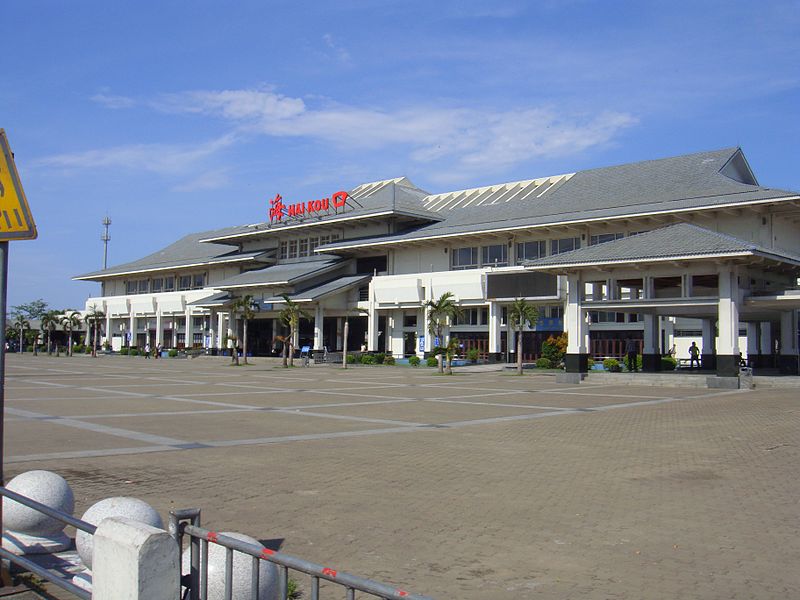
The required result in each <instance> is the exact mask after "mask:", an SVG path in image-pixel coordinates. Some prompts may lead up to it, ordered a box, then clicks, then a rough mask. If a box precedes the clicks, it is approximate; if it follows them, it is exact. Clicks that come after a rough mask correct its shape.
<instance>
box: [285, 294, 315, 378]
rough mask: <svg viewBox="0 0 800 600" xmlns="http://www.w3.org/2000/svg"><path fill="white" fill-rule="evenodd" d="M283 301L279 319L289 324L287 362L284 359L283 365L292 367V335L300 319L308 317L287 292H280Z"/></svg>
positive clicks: (293, 335) (298, 325)
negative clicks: (284, 304) (283, 304)
mask: <svg viewBox="0 0 800 600" xmlns="http://www.w3.org/2000/svg"><path fill="white" fill-rule="evenodd" d="M281 297H282V298H283V301H284V302H285V303H286V308H284V309H283V310H282V311H281V313H280V319H281V321H283V322H284V323H286V325H288V326H289V343H288V351H289V364H288V365H286V362H285V360H284V366H289V367H293V366H294V337H295V333H296V332H297V330H298V328H299V327H300V319H301V318H302V319H308V318H310V317H309V315H308V313H306V311H304V310H303V309H302V308H300V305H299V304H298V303H297V302H295V301H294V300H292V299H291V298H289V295H288V294H281Z"/></svg>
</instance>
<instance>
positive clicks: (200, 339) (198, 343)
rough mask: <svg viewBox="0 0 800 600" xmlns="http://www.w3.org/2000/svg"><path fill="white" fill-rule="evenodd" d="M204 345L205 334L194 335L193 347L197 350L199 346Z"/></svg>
mask: <svg viewBox="0 0 800 600" xmlns="http://www.w3.org/2000/svg"><path fill="white" fill-rule="evenodd" d="M202 345H203V334H202V333H194V334H192V346H194V347H195V348H196V347H197V346H202Z"/></svg>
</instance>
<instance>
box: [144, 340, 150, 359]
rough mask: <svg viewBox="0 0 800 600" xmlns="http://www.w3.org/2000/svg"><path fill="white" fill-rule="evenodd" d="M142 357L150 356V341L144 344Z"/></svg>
mask: <svg viewBox="0 0 800 600" xmlns="http://www.w3.org/2000/svg"><path fill="white" fill-rule="evenodd" d="M144 357H145V358H150V342H147V343H146V344H145V345H144Z"/></svg>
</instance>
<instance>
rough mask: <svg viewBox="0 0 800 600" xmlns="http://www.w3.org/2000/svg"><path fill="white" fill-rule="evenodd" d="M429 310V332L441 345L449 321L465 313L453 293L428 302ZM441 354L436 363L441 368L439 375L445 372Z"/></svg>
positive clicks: (438, 355)
mask: <svg viewBox="0 0 800 600" xmlns="http://www.w3.org/2000/svg"><path fill="white" fill-rule="evenodd" d="M425 307H426V308H427V309H428V331H429V332H430V334H431V335H433V336H434V337H435V338H438V339H439V341H440V343H441V341H442V330H443V329H444V326H445V325H447V322H448V320H452V321H455V320H456V319H458V318H459V317H461V315H463V314H464V311H463V310H462V309H461V307H460V306H459V305H458V304H456V301H455V299H454V296H453V293H452V292H445V293H444V294H442V295H441V296H440V297H439V299H438V300H428V301H427V302H426V303H425ZM441 356H442V355H441V353H440V352H437V354H436V361H437V362H438V366H439V373H443V372H444V368H443V367H444V365H443V364H442V358H441Z"/></svg>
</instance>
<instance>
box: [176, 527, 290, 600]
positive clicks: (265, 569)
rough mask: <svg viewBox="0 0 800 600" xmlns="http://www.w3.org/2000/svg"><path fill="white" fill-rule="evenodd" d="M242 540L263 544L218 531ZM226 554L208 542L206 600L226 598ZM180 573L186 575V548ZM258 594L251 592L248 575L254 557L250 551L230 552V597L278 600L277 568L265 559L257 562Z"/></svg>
mask: <svg viewBox="0 0 800 600" xmlns="http://www.w3.org/2000/svg"><path fill="white" fill-rule="evenodd" d="M219 533H220V535H227V536H229V537H232V538H236V539H237V540H241V541H243V542H249V543H251V544H255V545H256V546H258V547H259V548H264V546H263V545H262V544H261V542H259V541H258V540H256V539H255V538H252V537H250V536H249V535H245V534H243V533H232V532H229V531H221V532H219ZM225 554H226V548H225V547H224V546H220V545H219V544H214V543H212V542H209V543H208V600H223V599H224V598H225ZM182 560H183V573H184V574H188V573H189V571H190V568H191V554H190V550H189V548H188V547H187V548H186V549H185V550H184V551H183V559H182ZM258 563H259V564H258V597H257V598H254V597H253V596H252V594H251V588H250V584H251V578H252V576H253V557H252V556H250V555H249V554H244V553H242V552H237V551H236V550H234V551H233V597H234V598H236V600H278V598H279V593H278V567H277V565H275V563H271V562H269V561H266V560H259V561H258ZM202 568H203V555H202V553H201V554H200V569H201V570H202Z"/></svg>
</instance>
